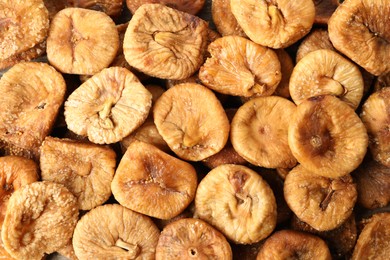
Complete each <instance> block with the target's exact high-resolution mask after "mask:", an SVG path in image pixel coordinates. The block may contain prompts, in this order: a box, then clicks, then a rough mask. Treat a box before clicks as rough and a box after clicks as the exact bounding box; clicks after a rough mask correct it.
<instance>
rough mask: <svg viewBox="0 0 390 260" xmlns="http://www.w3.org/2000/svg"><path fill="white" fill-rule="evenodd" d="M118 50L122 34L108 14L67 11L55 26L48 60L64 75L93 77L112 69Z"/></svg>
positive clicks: (61, 12) (55, 22)
mask: <svg viewBox="0 0 390 260" xmlns="http://www.w3.org/2000/svg"><path fill="white" fill-rule="evenodd" d="M118 48H119V36H118V31H117V29H116V28H115V23H114V22H113V21H112V20H111V18H110V17H109V16H108V15H106V14H105V13H102V12H98V11H93V10H87V9H83V8H66V9H63V10H61V11H60V12H58V13H57V14H56V15H55V17H54V18H53V20H52V22H51V26H50V32H49V37H48V38H47V58H48V60H49V62H50V64H51V65H53V66H54V67H55V68H57V69H58V70H59V71H61V72H63V73H70V74H87V75H93V74H95V73H97V72H99V71H100V70H102V69H104V68H106V67H108V65H110V63H111V62H112V61H113V60H114V58H115V55H116V53H117V50H118Z"/></svg>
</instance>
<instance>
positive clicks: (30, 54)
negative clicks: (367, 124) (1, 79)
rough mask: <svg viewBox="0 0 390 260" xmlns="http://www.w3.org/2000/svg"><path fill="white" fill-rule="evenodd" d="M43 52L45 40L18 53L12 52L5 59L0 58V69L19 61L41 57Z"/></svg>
mask: <svg viewBox="0 0 390 260" xmlns="http://www.w3.org/2000/svg"><path fill="white" fill-rule="evenodd" d="M45 53H46V41H43V42H41V43H38V44H36V45H34V46H33V47H32V48H30V49H27V50H25V51H23V52H20V53H18V54H14V55H12V56H10V57H9V58H7V59H4V60H0V70H3V69H7V68H10V67H12V66H13V65H15V64H17V63H19V62H24V61H31V60H33V59H36V58H38V57H41V56H42V55H44V54H45Z"/></svg>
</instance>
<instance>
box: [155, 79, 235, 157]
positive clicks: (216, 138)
mask: <svg viewBox="0 0 390 260" xmlns="http://www.w3.org/2000/svg"><path fill="white" fill-rule="evenodd" d="M153 116H154V123H155V124H156V127H157V129H158V132H159V133H160V134H161V136H162V137H163V138H164V140H165V141H166V142H167V144H168V145H169V147H170V148H171V150H172V151H173V152H174V153H175V154H177V155H178V156H179V157H180V158H182V159H185V160H189V161H201V160H203V159H205V158H207V157H210V156H211V155H214V154H216V153H218V152H219V151H220V150H222V148H223V147H224V146H225V144H226V142H227V140H228V137H229V120H228V118H227V116H226V113H225V111H224V110H223V107H222V105H221V103H220V102H219V100H218V99H217V98H216V97H215V95H214V93H213V92H212V91H211V90H209V89H207V88H206V87H203V86H202V85H199V84H194V83H183V84H179V85H176V86H175V87H174V88H170V89H168V90H167V91H166V92H164V94H162V96H161V97H160V98H159V99H158V100H157V102H156V104H155V105H154V109H153Z"/></svg>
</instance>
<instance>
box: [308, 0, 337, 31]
mask: <svg viewBox="0 0 390 260" xmlns="http://www.w3.org/2000/svg"><path fill="white" fill-rule="evenodd" d="M314 5H315V8H316V16H315V18H314V23H317V24H325V25H326V24H327V23H328V20H329V18H330V17H331V16H332V14H333V12H334V11H335V10H336V8H337V7H338V6H339V5H340V3H339V0H314Z"/></svg>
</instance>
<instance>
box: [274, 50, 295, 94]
mask: <svg viewBox="0 0 390 260" xmlns="http://www.w3.org/2000/svg"><path fill="white" fill-rule="evenodd" d="M275 52H276V55H278V59H279V62H280V71H281V73H282V79H281V80H280V82H279V84H278V86H277V88H276V89H275V92H274V93H273V94H274V95H275V96H280V97H284V98H287V99H288V98H290V90H289V83H290V77H291V74H292V72H293V69H294V66H295V64H294V62H293V60H292V58H291V57H290V55H289V54H288V53H287V51H285V50H284V49H277V50H275Z"/></svg>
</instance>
